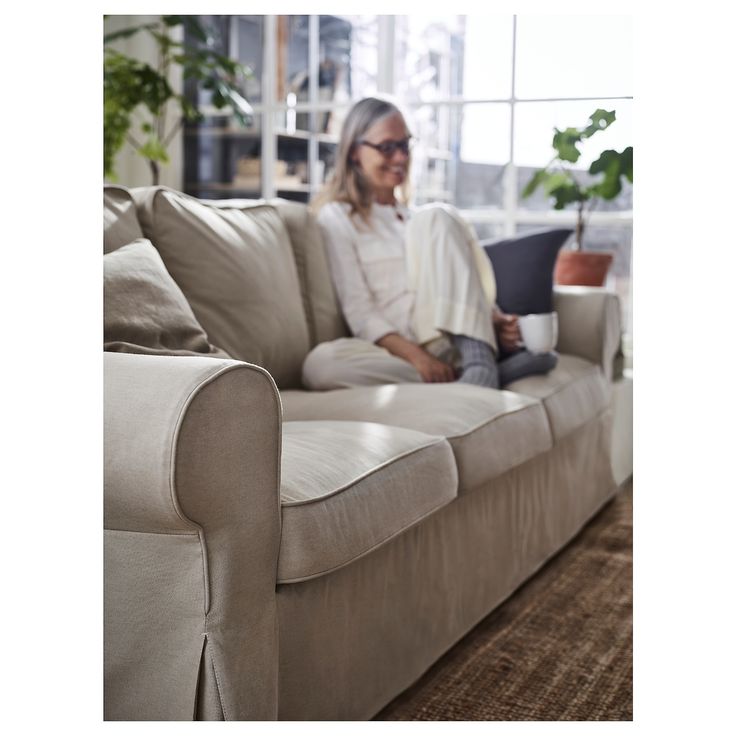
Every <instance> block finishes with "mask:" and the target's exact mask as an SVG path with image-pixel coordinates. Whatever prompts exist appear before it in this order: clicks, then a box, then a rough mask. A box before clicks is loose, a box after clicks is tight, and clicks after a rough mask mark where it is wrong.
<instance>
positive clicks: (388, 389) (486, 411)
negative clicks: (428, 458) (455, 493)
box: [281, 383, 552, 493]
mask: <svg viewBox="0 0 736 736" xmlns="http://www.w3.org/2000/svg"><path fill="white" fill-rule="evenodd" d="M281 400H282V402H283V407H284V420H285V421H299V420H307V419H309V420H314V419H337V420H352V421H356V420H362V421H367V422H378V423H380V424H388V425H391V426H394V427H404V428H406V429H413V430H415V431H417V432H423V433H425V434H429V435H436V436H440V437H446V438H447V439H448V440H449V442H450V446H451V447H452V450H453V452H454V454H455V462H456V464H457V468H458V473H459V477H460V482H459V493H465V492H467V491H470V490H472V489H474V488H475V487H476V486H478V485H480V484H482V483H486V482H487V481H489V480H490V479H491V478H494V477H496V476H498V475H500V474H501V473H504V472H505V471H507V470H508V469H509V468H512V467H514V466H516V465H520V464H521V463H523V462H525V461H526V460H529V459H530V458H532V457H534V456H535V455H537V454H538V453H540V452H544V451H546V450H548V449H549V448H550V447H551V446H552V435H551V433H550V429H549V424H548V422H547V417H546V415H545V412H544V409H543V407H542V405H541V404H540V403H539V402H538V401H536V400H535V399H530V398H527V397H525V396H520V395H519V394H513V393H510V392H509V391H495V390H492V389H487V388H481V387H479V386H470V385H463V384H457V383H453V384H429V383H423V384H394V385H390V386H367V387H362V388H346V389H339V390H336V391H326V392H320V391H311V392H310V391H283V392H282V394H281ZM520 437H523V441H520V440H519V438H520Z"/></svg>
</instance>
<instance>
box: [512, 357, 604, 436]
mask: <svg viewBox="0 0 736 736" xmlns="http://www.w3.org/2000/svg"><path fill="white" fill-rule="evenodd" d="M506 388H507V390H509V391H514V392H516V393H519V394H523V395H524V396H531V397H534V398H535V399H539V400H540V401H541V402H542V404H543V405H544V408H545V411H546V412H547V417H548V418H549V423H550V426H551V427H552V435H553V436H554V439H555V441H558V440H560V439H562V438H563V437H564V436H565V435H568V434H570V432H572V431H573V430H575V429H577V428H578V427H581V426H582V425H584V424H585V423H586V422H588V421H589V420H591V419H593V418H594V417H595V416H597V415H598V414H600V412H602V411H603V410H604V409H605V408H606V406H608V404H609V402H610V399H611V387H610V384H609V383H608V381H606V379H605V378H604V377H603V373H602V372H601V369H600V367H599V366H597V365H594V364H593V363H591V362H589V361H587V360H585V359H584V358H578V357H577V356H575V355H564V354H560V357H559V360H558V362H557V366H556V367H555V368H554V369H553V370H551V371H550V372H549V373H547V374H546V375H544V376H528V377H527V378H522V379H520V380H518V381H514V382H513V383H510V384H509V385H508V386H506Z"/></svg>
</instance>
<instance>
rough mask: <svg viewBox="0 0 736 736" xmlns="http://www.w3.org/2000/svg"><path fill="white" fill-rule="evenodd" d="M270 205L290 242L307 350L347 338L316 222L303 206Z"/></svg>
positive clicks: (281, 201)
mask: <svg viewBox="0 0 736 736" xmlns="http://www.w3.org/2000/svg"><path fill="white" fill-rule="evenodd" d="M270 202H271V203H272V204H273V205H274V206H275V207H276V209H277V211H278V213H279V215H281V219H282V220H283V221H284V224H285V225H286V229H287V230H288V232H289V238H290V239H291V247H292V250H293V252H294V260H295V261H296V267H297V272H298V273H299V283H300V285H301V289H302V301H303V303H304V311H305V312H306V315H307V324H308V326H309V337H310V343H311V346H312V347H314V346H315V345H317V344H318V343H321V342H327V341H329V340H337V338H339V337H348V336H349V335H350V331H349V330H348V327H347V323H346V322H345V318H344V317H343V314H342V310H341V309H340V303H339V302H338V301H337V295H336V294H335V287H334V286H333V284H332V276H331V274H330V267H329V264H328V263H327V254H326V253H325V245H324V240H323V238H322V232H321V230H320V229H319V225H318V224H317V220H316V219H315V218H314V216H313V215H312V213H311V212H310V211H309V208H308V207H307V205H305V204H302V203H300V202H289V201H288V200H285V199H274V200H270Z"/></svg>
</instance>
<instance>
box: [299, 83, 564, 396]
mask: <svg viewBox="0 0 736 736" xmlns="http://www.w3.org/2000/svg"><path fill="white" fill-rule="evenodd" d="M410 143H411V134H410V133H409V130H408V128H407V126H406V122H405V120H404V116H403V115H402V114H401V111H400V110H399V109H398V107H396V106H395V105H394V104H393V103H391V102H390V101H388V100H385V99H379V98H375V97H368V98H365V99H363V100H361V101H360V102H358V103H356V104H355V105H354V106H353V108H352V109H351V110H350V112H349V113H348V115H347V117H346V119H345V123H344V125H343V129H342V135H341V138H340V142H339V145H338V148H337V161H336V167H335V171H334V174H333V176H332V178H331V179H330V181H329V182H328V184H327V185H326V187H325V189H324V190H323V192H322V193H321V194H320V195H319V196H318V198H317V199H316V201H315V202H314V205H313V206H314V209H315V210H316V211H317V221H318V223H319V225H320V227H321V229H322V232H323V235H324V238H325V243H326V246H327V255H328V258H329V263H330V270H331V272H332V276H333V281H334V283H335V288H336V290H337V296H338V299H339V301H340V305H341V307H342V311H343V314H344V315H345V319H346V320H347V323H348V326H349V327H350V330H351V332H352V333H353V335H354V337H353V338H344V339H340V340H335V341H333V342H328V343H322V344H320V345H318V346H317V347H316V348H315V349H314V350H313V351H312V352H311V353H310V354H309V355H308V356H307V359H306V360H305V362H304V368H303V380H304V383H305V385H306V386H307V387H309V388H312V389H317V390H325V389H331V388H344V387H348V386H360V385H375V384H382V383H403V382H417V381H425V382H431V383H444V382H448V381H454V380H458V381H459V382H461V383H471V384H475V385H479V386H488V387H490V388H498V387H499V386H504V385H505V384H507V383H510V382H511V381H513V380H516V379H518V378H521V377H523V376H525V375H529V374H532V373H545V372H547V371H549V370H550V369H552V368H553V367H554V366H555V364H556V362H557V356H556V354H555V353H547V354H544V355H532V354H531V353H528V352H527V351H525V350H519V344H520V334H519V327H518V322H517V316H516V315H509V314H504V313H503V312H502V311H501V310H500V309H498V307H496V306H495V305H494V302H495V294H496V285H495V279H494V276H493V271H492V268H491V265H490V261H489V260H488V258H487V257H486V255H485V253H484V252H483V251H482V249H481V248H480V247H479V245H478V242H477V239H476V237H475V234H474V233H473V231H472V229H471V228H470V226H469V225H468V224H467V223H465V222H464V221H463V220H462V219H461V218H460V216H459V215H458V214H457V212H456V211H455V210H454V209H453V208H451V207H449V206H447V205H429V206H425V207H422V208H419V209H417V210H414V211H410V210H409V209H408V208H407V206H406V201H407V198H408V197H407V191H408V173H409V162H410V153H409V151H410ZM397 191H398V193H399V195H400V198H399V199H397V197H396V193H397ZM499 347H500V352H501V353H502V354H511V355H510V357H507V358H506V359H505V360H502V361H501V362H500V363H499V362H498V361H497V356H498V354H499Z"/></svg>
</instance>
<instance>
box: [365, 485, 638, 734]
mask: <svg viewBox="0 0 736 736" xmlns="http://www.w3.org/2000/svg"><path fill="white" fill-rule="evenodd" d="M632 679H633V667H632V483H631V481H629V482H628V483H626V484H625V485H624V486H623V487H622V489H621V491H620V492H619V493H618V495H617V496H616V497H615V498H614V500H613V501H612V502H611V503H609V504H608V505H607V506H606V507H605V508H604V509H603V510H602V511H601V512H600V513H599V514H598V515H597V516H596V517H595V518H594V519H593V520H592V521H591V522H590V523H589V524H588V526H586V527H585V529H583V531H582V532H581V533H580V534H579V535H578V536H577V537H576V538H575V539H574V540H573V541H572V542H571V543H570V544H569V545H568V546H567V547H565V548H564V549H563V550H562V551H561V552H559V553H558V554H557V555H556V556H555V557H554V558H553V559H552V560H550V561H549V562H548V563H547V565H545V567H544V568H543V569H542V570H540V571H539V572H538V573H537V574H536V575H535V576H534V577H533V578H532V579H531V580H529V581H528V582H526V583H525V584H524V585H523V586H522V587H521V588H520V589H519V590H517V591H516V593H514V595H513V596H511V598H509V599H508V600H507V601H506V602H505V603H504V604H503V605H501V606H500V607H499V608H498V609H496V610H495V611H494V612H493V613H491V614H490V615H489V616H488V617H487V618H485V619H484V620H483V621H482V622H481V623H480V624H478V626H476V627H475V628H474V629H473V630H472V631H471V632H470V633H469V634H468V635H467V636H466V637H465V638H464V639H462V641H460V642H459V643H458V644H457V645H455V647H453V648H452V649H451V650H450V651H449V652H448V653H447V654H445V655H444V657H442V659H440V660H439V661H438V662H436V663H435V664H434V665H433V666H432V668H431V669H430V670H429V671H428V672H426V673H425V675H424V676H423V677H422V678H421V679H420V680H419V681H418V682H417V683H415V684H414V685H413V686H412V687H411V688H410V689H409V690H407V691H406V692H404V693H402V694H401V695H400V696H399V697H398V698H396V699H395V700H394V701H393V702H391V703H390V704H389V705H388V706H387V707H386V708H384V709H383V710H382V711H381V713H379V714H378V716H376V720H387V721H458V720H460V721H476V720H480V721H519V720H525V721H526V720H534V721H567V720H573V721H589V720H590V721H611V720H616V721H618V720H632V716H633V703H632V700H633V682H632Z"/></svg>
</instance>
